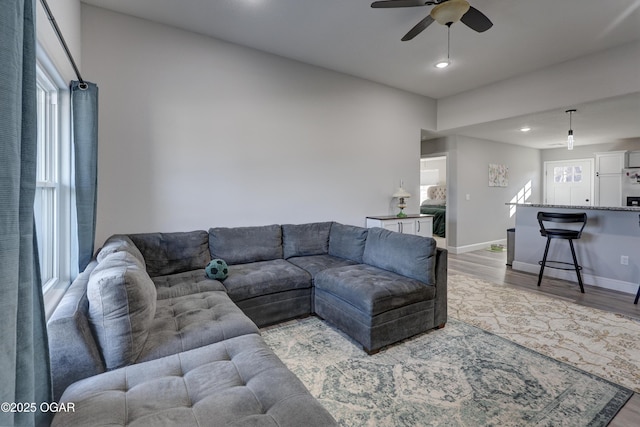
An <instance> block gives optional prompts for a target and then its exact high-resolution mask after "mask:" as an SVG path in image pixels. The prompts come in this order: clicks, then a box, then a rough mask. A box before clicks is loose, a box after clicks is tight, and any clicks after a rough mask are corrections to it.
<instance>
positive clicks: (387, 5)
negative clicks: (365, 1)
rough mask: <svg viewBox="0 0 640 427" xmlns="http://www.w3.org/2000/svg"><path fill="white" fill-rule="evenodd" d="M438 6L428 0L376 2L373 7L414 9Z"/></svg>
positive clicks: (387, 0)
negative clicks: (415, 7)
mask: <svg viewBox="0 0 640 427" xmlns="http://www.w3.org/2000/svg"><path fill="white" fill-rule="evenodd" d="M432 4H436V2H435V1H426V0H383V1H374V2H373V3H371V7H372V8H374V9H382V8H391V7H414V6H426V5H432Z"/></svg>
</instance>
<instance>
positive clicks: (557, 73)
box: [438, 42, 640, 131]
mask: <svg viewBox="0 0 640 427" xmlns="http://www.w3.org/2000/svg"><path fill="white" fill-rule="evenodd" d="M639 75H640V42H632V43H629V44H626V45H623V46H620V47H617V48H613V49H607V50H605V51H603V52H599V53H596V54H593V55H589V56H585V57H581V58H578V59H575V60H571V61H566V62H563V63H561V64H557V65H554V66H551V67H547V68H544V69H542V70H538V71H534V72H531V73H528V74H524V75H521V76H517V77H514V78H511V79H507V80H503V81H500V82H497V83H494V84H490V85H487V86H483V87H480V88H477V89H474V90H470V91H466V92H462V93H460V94H457V95H453V96H450V97H447V98H441V99H439V100H438V131H444V130H448V129H455V128H458V127H462V126H467V125H473V124H478V123H485V122H491V121H494V120H499V119H505V118H508V117H517V116H521V115H525V114H531V113H537V112H541V111H547V110H550V109H553V108H558V107H562V108H564V107H567V106H571V105H576V104H581V103H584V102H590V101H595V100H599V99H604V98H609V97H613V96H618V95H625V94H628V93H635V92H638V91H640V78H638V76H639ZM488 106H490V108H487V107H488Z"/></svg>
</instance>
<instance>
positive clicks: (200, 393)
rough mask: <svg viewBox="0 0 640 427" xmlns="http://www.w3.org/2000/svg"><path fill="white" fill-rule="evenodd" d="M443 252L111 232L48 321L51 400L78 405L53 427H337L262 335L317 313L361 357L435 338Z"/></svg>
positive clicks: (231, 233)
mask: <svg viewBox="0 0 640 427" xmlns="http://www.w3.org/2000/svg"><path fill="white" fill-rule="evenodd" d="M446 255H447V254H446V251H445V250H441V249H437V248H436V246H435V241H434V240H433V239H430V238H424V237H418V236H411V235H404V234H399V233H394V232H391V231H388V230H384V229H381V228H372V229H366V228H362V227H355V226H350V225H343V224H339V223H336V222H323V223H311V224H301V225H293V224H287V225H271V226H260V227H236V228H222V227H219V228H211V229H209V230H208V231H193V232H186V233H184V232H181V233H144V234H129V235H114V236H112V237H110V238H109V239H108V240H107V241H106V242H105V243H104V245H103V247H102V248H101V249H100V250H99V251H98V253H97V254H96V257H95V259H94V260H93V261H92V262H91V263H90V264H89V266H88V267H87V268H86V270H85V271H84V272H83V273H81V274H80V275H79V276H78V278H77V279H76V280H75V281H74V282H73V283H72V285H71V287H70V288H69V290H68V291H67V293H66V294H65V296H64V298H63V299H62V301H61V303H60V305H59V306H58V307H57V309H56V310H55V312H54V313H53V315H52V317H51V319H50V320H49V322H48V331H49V346H50V354H51V365H52V366H51V369H52V375H53V386H54V398H55V399H56V400H59V401H61V402H73V403H74V404H75V411H74V412H67V413H64V412H61V413H58V414H57V415H56V416H55V418H54V421H53V425H55V426H71V425H83V426H84V425H92V424H94V425H95V424H108V425H123V426H124V425H129V424H135V425H149V426H155V425H184V426H205V425H225V426H226V425H255V426H271V425H274V426H276V425H277V426H299V425H305V426H331V425H336V423H335V420H333V418H332V417H331V415H330V414H329V413H328V412H327V411H326V410H325V409H324V408H323V407H322V406H321V405H320V403H319V402H318V401H316V400H315V399H314V398H313V397H312V396H311V395H310V394H309V392H308V391H307V390H306V389H305V387H304V386H303V385H302V383H301V382H300V381H299V380H298V378H297V377H295V375H294V374H293V373H292V372H290V371H289V370H288V369H287V368H286V367H285V366H284V365H283V364H282V362H281V361H280V360H279V359H278V358H277V357H276V355H275V354H274V353H273V352H272V351H271V350H270V349H269V348H268V346H267V345H266V344H265V343H264V341H263V340H262V338H261V337H260V331H259V327H262V326H266V325H270V324H274V323H278V322H281V321H284V320H287V319H291V318H296V317H301V316H307V315H310V314H316V315H318V316H319V317H321V318H323V319H325V320H326V321H328V322H329V323H330V324H332V325H334V326H336V327H337V328H339V329H341V330H342V331H344V332H345V333H347V334H348V335H349V336H351V337H352V338H353V339H354V340H356V341H358V342H359V343H360V344H361V345H362V346H363V349H364V350H365V351H367V352H369V353H372V352H376V351H378V350H379V349H381V348H382V347H384V346H386V345H389V344H393V343H396V342H398V341H400V340H403V339H405V338H408V337H411V336H413V335H415V334H418V333H421V332H424V331H427V330H429V329H432V328H435V327H442V326H444V324H445V323H446V320H447V258H446ZM214 258H220V259H223V260H225V261H226V263H227V264H228V266H229V275H228V277H227V278H226V279H225V280H224V281H222V282H221V281H218V280H211V279H208V278H207V277H206V274H205V271H204V268H205V266H206V265H207V264H208V263H209V261H210V260H211V259H214Z"/></svg>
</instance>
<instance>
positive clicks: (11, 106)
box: [0, 0, 51, 426]
mask: <svg viewBox="0 0 640 427" xmlns="http://www.w3.org/2000/svg"><path fill="white" fill-rule="evenodd" d="M34 3H35V2H34V0H0V64H2V65H1V66H0V103H1V104H0V402H7V403H9V404H11V403H16V404H18V403H25V402H27V403H34V404H35V407H28V408H22V409H23V410H22V411H16V412H11V411H8V412H7V411H6V409H7V408H6V407H5V406H3V408H2V411H0V425H2V426H14V425H48V423H49V415H50V413H48V412H47V413H43V412H41V411H40V410H39V409H40V407H41V403H43V402H49V401H50V399H51V379H50V373H49V349H48V345H47V330H46V325H45V315H44V305H43V301H42V291H41V286H40V272H39V269H38V258H37V244H36V240H35V226H34V220H33V204H34V197H35V185H36V153H37V150H36V148H37V141H36V137H37V134H36V119H37V116H36V114H37V113H36V108H37V105H36V66H35V60H36V49H35V4H34ZM3 405H5V404H4V403H3ZM8 409H12V408H11V407H9V408H8ZM13 409H20V408H19V407H14V408H13ZM24 409H26V410H24ZM32 409H35V411H34V412H32V411H31V410H32Z"/></svg>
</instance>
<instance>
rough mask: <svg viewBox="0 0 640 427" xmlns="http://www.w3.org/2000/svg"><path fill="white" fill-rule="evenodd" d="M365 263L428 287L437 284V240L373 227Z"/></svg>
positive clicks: (363, 257) (368, 234)
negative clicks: (417, 281)
mask: <svg viewBox="0 0 640 427" xmlns="http://www.w3.org/2000/svg"><path fill="white" fill-rule="evenodd" d="M362 260H363V261H364V263H365V264H369V265H373V266H375V267H378V268H382V269H384V270H387V271H392V272H394V273H397V274H401V275H403V276H406V277H410V278H412V279H416V280H419V281H421V282H423V283H426V284H429V285H435V265H436V241H435V240H434V239H432V238H430V237H421V236H414V235H409V234H402V233H397V232H395V231H389V230H385V229H383V228H378V227H375V228H370V229H369V232H368V233H367V242H366V243H365V246H364V254H363V256H362Z"/></svg>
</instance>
